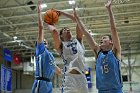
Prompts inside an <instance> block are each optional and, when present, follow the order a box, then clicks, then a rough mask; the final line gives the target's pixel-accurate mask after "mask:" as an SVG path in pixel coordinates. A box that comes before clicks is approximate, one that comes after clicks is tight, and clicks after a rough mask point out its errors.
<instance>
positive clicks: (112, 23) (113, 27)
mask: <svg viewBox="0 0 140 93" xmlns="http://www.w3.org/2000/svg"><path fill="white" fill-rule="evenodd" d="M111 4H112V0H108V2H107V3H106V4H105V6H106V8H107V10H108V14H109V19H110V26H111V35H112V41H113V51H114V53H115V55H116V56H117V58H118V59H120V60H121V45H120V39H119V36H118V33H117V29H116V24H115V19H114V15H113V12H112V5H111Z"/></svg>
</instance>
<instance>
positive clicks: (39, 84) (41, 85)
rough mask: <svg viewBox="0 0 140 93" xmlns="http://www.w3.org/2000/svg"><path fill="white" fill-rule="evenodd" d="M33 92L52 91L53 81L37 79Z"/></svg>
mask: <svg viewBox="0 0 140 93" xmlns="http://www.w3.org/2000/svg"><path fill="white" fill-rule="evenodd" d="M32 93H52V82H47V81H43V80H35V81H34V84H33V87H32Z"/></svg>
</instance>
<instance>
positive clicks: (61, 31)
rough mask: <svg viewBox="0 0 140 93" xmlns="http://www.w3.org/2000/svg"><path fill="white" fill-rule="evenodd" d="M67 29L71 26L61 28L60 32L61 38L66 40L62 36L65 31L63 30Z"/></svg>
mask: <svg viewBox="0 0 140 93" xmlns="http://www.w3.org/2000/svg"><path fill="white" fill-rule="evenodd" d="M65 29H69V28H68V27H63V28H62V29H61V30H60V33H59V35H60V39H61V40H62V41H64V39H63V37H62V36H61V35H62V33H63V31H64V30H65Z"/></svg>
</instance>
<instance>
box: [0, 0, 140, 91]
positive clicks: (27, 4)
mask: <svg viewBox="0 0 140 93" xmlns="http://www.w3.org/2000/svg"><path fill="white" fill-rule="evenodd" d="M106 1H107V0H42V12H41V14H42V17H43V15H44V13H45V12H46V11H47V10H48V9H58V10H61V11H64V12H67V13H70V14H72V13H73V9H72V7H73V3H74V5H75V6H74V7H76V11H77V14H78V15H79V17H80V20H82V21H83V23H84V24H85V26H86V28H87V29H88V31H89V33H90V34H91V35H92V37H94V39H95V40H96V41H97V42H99V40H100V37H101V35H103V34H108V33H110V24H109V17H108V13H107V9H106V7H105V5H104V4H105V2H106ZM37 3H38V0H0V66H1V69H0V72H1V73H0V78H1V80H0V85H1V86H0V90H1V92H0V93H31V89H32V85H33V82H34V72H35V57H34V53H35V43H36V41H37V36H38V16H37ZM112 10H113V13H114V17H115V23H116V28H117V32H118V35H119V38H120V42H121V47H122V60H121V74H122V80H123V92H124V93H140V0H113V1H112ZM55 25H56V27H57V28H58V30H60V29H61V28H62V27H69V28H70V29H71V31H72V34H73V36H74V37H75V35H76V32H75V27H76V23H75V22H73V21H72V20H70V19H69V18H66V17H64V16H60V17H59V21H58V22H57V23H56V24H55ZM44 38H45V39H47V40H48V43H49V51H51V52H52V53H53V55H54V57H55V58H56V64H57V65H58V66H59V67H60V68H61V69H62V68H63V65H64V63H63V60H62V59H61V57H60V55H59V54H58V53H57V52H56V50H55V49H54V43H53V38H52V35H51V32H50V31H49V30H48V27H47V26H46V25H45V23H44ZM83 44H84V47H85V64H86V66H87V68H88V72H87V73H85V75H86V78H87V81H88V82H87V85H88V90H89V93H98V91H97V89H96V73H95V61H96V60H95V56H94V54H93V52H92V50H91V48H90V47H89V45H88V43H87V41H86V39H85V37H84V38H83ZM52 82H53V93H60V90H61V89H60V87H61V84H62V76H58V75H56V74H55V75H54V78H53V80H52Z"/></svg>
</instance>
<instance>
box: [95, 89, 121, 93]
mask: <svg viewBox="0 0 140 93" xmlns="http://www.w3.org/2000/svg"><path fill="white" fill-rule="evenodd" d="M98 93H123V91H122V89H111V90H99V91H98Z"/></svg>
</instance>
